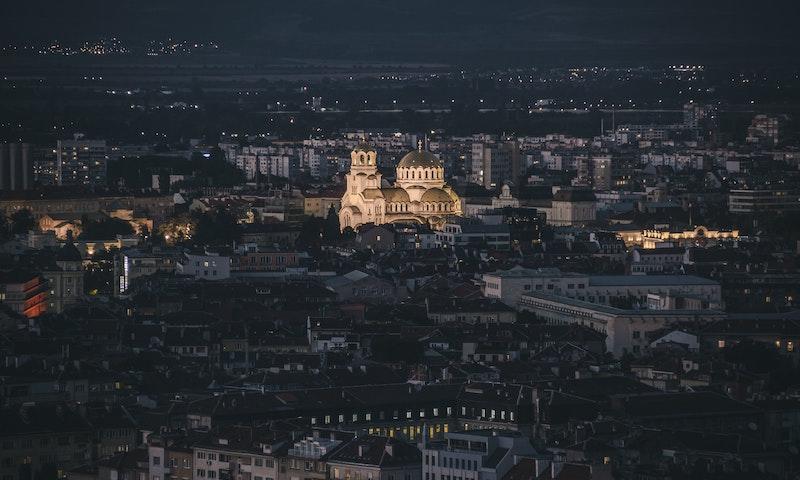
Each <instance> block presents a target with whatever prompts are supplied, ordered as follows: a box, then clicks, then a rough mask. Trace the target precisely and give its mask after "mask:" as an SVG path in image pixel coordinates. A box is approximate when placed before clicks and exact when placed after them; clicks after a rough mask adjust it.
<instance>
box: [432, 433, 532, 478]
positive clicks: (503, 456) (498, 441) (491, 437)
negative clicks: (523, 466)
mask: <svg viewBox="0 0 800 480" xmlns="http://www.w3.org/2000/svg"><path fill="white" fill-rule="evenodd" d="M422 456H423V460H422V471H423V476H424V477H425V478H426V479H427V480H447V479H464V480H500V479H502V478H503V476H505V475H506V473H508V471H509V470H511V468H513V467H514V465H515V464H516V463H517V461H518V458H520V457H533V456H536V451H535V450H534V448H533V446H532V445H531V443H530V440H529V439H528V438H527V437H526V436H524V435H522V434H520V433H519V432H508V431H498V430H471V431H462V432H450V433H447V434H445V438H444V440H443V441H436V442H428V443H427V445H424V446H423V449H422Z"/></svg>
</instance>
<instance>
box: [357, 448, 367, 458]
mask: <svg viewBox="0 0 800 480" xmlns="http://www.w3.org/2000/svg"><path fill="white" fill-rule="evenodd" d="M365 453H367V449H366V448H365V446H364V445H359V446H358V456H359V458H364V454H365Z"/></svg>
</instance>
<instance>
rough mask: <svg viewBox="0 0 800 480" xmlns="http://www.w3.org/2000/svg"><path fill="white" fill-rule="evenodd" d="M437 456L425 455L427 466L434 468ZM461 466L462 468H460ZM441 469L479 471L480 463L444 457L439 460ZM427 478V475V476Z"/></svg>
mask: <svg viewBox="0 0 800 480" xmlns="http://www.w3.org/2000/svg"><path fill="white" fill-rule="evenodd" d="M436 457H437V456H436V455H428V454H427V453H426V454H425V465H430V466H432V467H435V466H436ZM459 465H460V467H459ZM439 467H441V468H460V469H461V470H473V471H478V461H477V460H475V461H473V460H470V459H466V458H455V457H447V456H444V455H442V457H441V459H440V460H439ZM425 478H427V473H426V475H425Z"/></svg>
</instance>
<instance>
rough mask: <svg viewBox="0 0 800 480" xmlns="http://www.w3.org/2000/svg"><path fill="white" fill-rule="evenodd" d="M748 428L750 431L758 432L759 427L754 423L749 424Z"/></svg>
mask: <svg viewBox="0 0 800 480" xmlns="http://www.w3.org/2000/svg"><path fill="white" fill-rule="evenodd" d="M747 428H749V429H750V430H752V431H754V432H755V431H756V430H758V425H756V424H755V423H753V422H750V423H748V424H747Z"/></svg>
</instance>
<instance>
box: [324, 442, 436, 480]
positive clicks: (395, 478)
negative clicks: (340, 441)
mask: <svg viewBox="0 0 800 480" xmlns="http://www.w3.org/2000/svg"><path fill="white" fill-rule="evenodd" d="M327 463H328V478H329V479H331V480H348V479H358V478H361V479H372V480H422V456H421V454H420V451H419V449H418V448H417V447H415V446H414V445H410V444H408V443H405V442H403V441H401V440H397V439H395V438H391V437H381V436H377V435H362V436H359V437H356V438H354V439H352V440H350V441H348V442H345V443H344V445H342V446H341V447H340V448H338V449H337V450H336V451H335V452H334V453H333V454H331V455H330V456H329V457H328V462H327Z"/></svg>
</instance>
